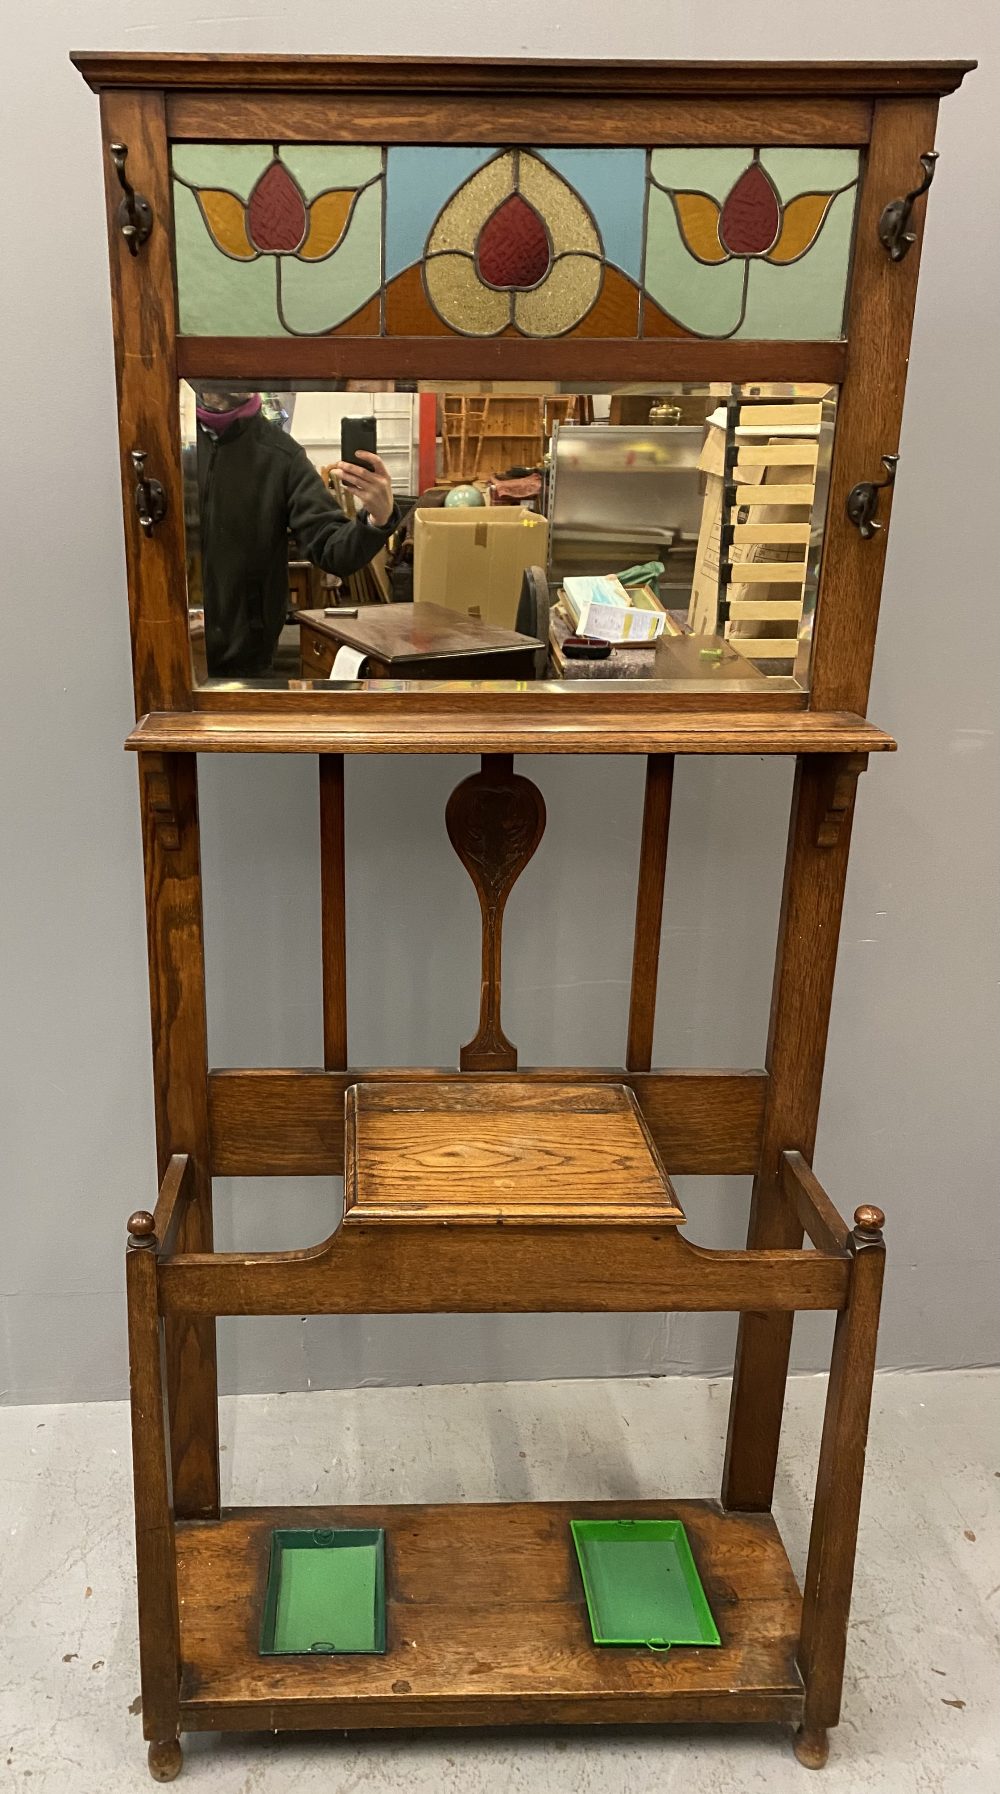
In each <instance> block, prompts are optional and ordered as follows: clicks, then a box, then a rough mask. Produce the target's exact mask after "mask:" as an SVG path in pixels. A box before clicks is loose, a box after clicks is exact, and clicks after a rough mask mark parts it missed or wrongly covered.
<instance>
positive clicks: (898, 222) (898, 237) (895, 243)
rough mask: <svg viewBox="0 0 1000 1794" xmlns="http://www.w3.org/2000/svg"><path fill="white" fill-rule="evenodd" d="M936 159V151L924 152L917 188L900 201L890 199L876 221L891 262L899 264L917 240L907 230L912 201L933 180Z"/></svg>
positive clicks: (924, 190)
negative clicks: (922, 173) (922, 175)
mask: <svg viewBox="0 0 1000 1794" xmlns="http://www.w3.org/2000/svg"><path fill="white" fill-rule="evenodd" d="M937 159H938V152H937V150H926V151H925V153H924V154H923V155H922V156H921V158H920V166H921V168H922V169H923V171H924V178H923V180H922V181H921V183H920V185H919V187H914V189H913V192H912V193H907V194H905V195H904V197H903V198H902V199H891V200H890V201H889V204H888V205H887V206H886V208H885V211H884V212H883V213H882V216H881V218H880V219H879V221H878V234H879V239H880V241H881V243H882V244H883V246H884V248H885V249H886V251H887V253H888V255H889V258H890V260H891V261H894V262H901V261H902V259H903V257H904V255H908V254H909V252H910V249H911V248H912V246H913V244H914V243H915V242H916V240H917V233H916V231H912V230H909V229H908V228H907V227H908V225H909V222H910V213H911V212H912V210H913V202H914V200H915V199H919V198H920V195H921V194H922V193H926V192H927V189H928V187H929V186H930V184H931V182H932V180H933V179H934V168H935V165H936V163H937Z"/></svg>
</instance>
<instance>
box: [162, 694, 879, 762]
mask: <svg viewBox="0 0 1000 1794" xmlns="http://www.w3.org/2000/svg"><path fill="white" fill-rule="evenodd" d="M501 695H505V694H493V693H486V692H483V693H481V694H478V703H479V707H478V710H473V711H472V712H470V713H463V710H462V708H461V705H460V703H456V702H455V701H454V700H453V704H454V708H453V710H452V713H451V714H450V715H449V714H448V712H447V711H442V710H441V709H440V708H439V707H438V705H437V704H436V703H435V702H434V700H433V694H431V695H430V698H429V700H428V699H426V698H425V697H424V694H423V693H420V692H412V693H406V694H388V693H387V694H385V695H384V696H383V694H381V693H377V692H371V693H362V692H359V693H357V694H350V693H344V694H341V696H339V697H338V698H337V699H332V698H331V699H329V700H328V708H327V709H326V710H325V711H323V712H300V713H298V714H296V713H295V712H293V713H292V714H290V715H283V714H281V713H278V712H275V713H273V714H272V713H268V712H266V711H261V712H258V713H256V714H254V715H251V716H246V715H241V714H240V712H239V711H232V712H225V713H215V714H213V713H212V712H211V711H194V712H190V713H187V714H183V715H158V716H146V717H143V718H142V721H141V722H140V723H139V726H138V727H137V728H136V729H135V730H134V731H133V733H132V734H131V735H130V736H129V738H128V741H127V743H126V746H128V747H130V748H159V749H163V750H166V751H173V752H180V751H183V752H193V753H203V754H219V753H229V754H232V753H237V754H245V753H251V754H253V753H256V754H322V753H337V754H380V753H381V754H468V753H521V754H546V753H547V754H595V753H597V754H602V753H603V754H661V753H663V754H800V753H801V754H840V753H870V752H877V751H878V750H879V749H882V748H884V749H891V748H893V747H895V743H894V741H893V740H892V738H891V736H889V735H885V734H883V732H882V730H881V729H876V728H874V727H873V726H872V725H871V724H870V723H866V722H863V721H862V720H861V718H860V717H857V716H851V715H849V714H845V713H843V712H841V713H838V714H833V715H829V714H828V715H820V714H817V713H815V712H794V711H793V712H789V713H787V714H785V713H778V714H776V715H774V716H768V715H766V714H765V713H763V712H757V713H754V712H748V713H746V714H744V713H742V712H736V711H719V712H716V713H706V712H705V711H701V712H696V711H692V712H685V711H676V710H670V709H669V708H663V709H660V710H658V711H657V710H654V709H653V708H652V706H648V707H647V705H645V704H644V703H643V701H642V699H640V698H636V697H628V696H627V697H625V698H622V697H621V696H620V695H617V694H616V695H614V696H613V697H612V703H613V705H614V708H613V709H612V710H610V711H608V710H604V709H603V707H601V708H598V707H597V706H592V705H590V704H589V703H588V701H587V696H585V695H584V694H583V693H581V694H579V695H578V694H577V693H576V692H574V693H573V694H572V695H571V696H570V697H564V698H563V699H562V701H561V702H560V704H559V706H558V710H557V711H551V710H547V709H546V707H545V705H544V703H543V702H541V701H537V700H536V698H535V696H534V694H532V693H528V692H523V693H520V694H517V693H512V694H511V695H510V697H509V698H508V699H507V702H506V704H500V703H496V704H491V702H490V698H491V697H494V696H496V697H500V696H501ZM289 696H294V694H289ZM400 697H402V698H403V701H404V703H405V706H406V707H405V708H401V707H400V705H399V703H398V701H397V702H394V698H395V699H396V700H398V699H399V698H400ZM366 699H367V700H368V701H367V702H365V700H366Z"/></svg>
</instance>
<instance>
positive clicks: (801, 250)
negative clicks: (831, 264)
mask: <svg viewBox="0 0 1000 1794" xmlns="http://www.w3.org/2000/svg"><path fill="white" fill-rule="evenodd" d="M835 197H836V196H835V195H834V194H833V193H800V194H799V195H798V197H797V198H796V199H790V200H789V201H788V204H787V205H786V207H785V211H784V216H783V217H782V220H781V230H780V232H779V234H778V241H777V242H776V243H775V245H774V248H773V249H772V250H771V251H770V252H769V254H768V255H766V256H765V257H764V260H765V261H768V262H777V263H778V264H779V266H780V265H781V263H782V262H794V261H795V260H796V259H797V257H798V256H800V255H805V252H806V250H807V249H811V248H812V246H813V244H814V243H815V241H816V238H817V237H818V236H819V229H820V225H821V224H822V222H823V220H824V218H825V217H826V215H827V212H828V211H829V209H830V206H831V205H832V203H833V200H834V198H835Z"/></svg>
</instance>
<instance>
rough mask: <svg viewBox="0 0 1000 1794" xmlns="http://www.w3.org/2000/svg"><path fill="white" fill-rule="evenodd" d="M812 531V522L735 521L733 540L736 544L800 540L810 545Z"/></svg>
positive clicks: (742, 562)
mask: <svg viewBox="0 0 1000 1794" xmlns="http://www.w3.org/2000/svg"><path fill="white" fill-rule="evenodd" d="M811 533H812V524H811V523H734V525H733V542H734V543H735V544H736V545H740V544H742V543H744V542H775V543H777V542H783V543H789V544H791V543H796V542H800V543H802V544H803V546H804V547H808V545H809V537H810V535H811ZM745 565H746V562H744V561H741V562H740V566H741V567H743V566H745Z"/></svg>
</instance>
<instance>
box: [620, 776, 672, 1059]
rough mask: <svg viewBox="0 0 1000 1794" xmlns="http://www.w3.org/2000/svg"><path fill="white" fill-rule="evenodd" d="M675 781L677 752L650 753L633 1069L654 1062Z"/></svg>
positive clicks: (632, 1017)
mask: <svg viewBox="0 0 1000 1794" xmlns="http://www.w3.org/2000/svg"><path fill="white" fill-rule="evenodd" d="M673 784H674V756H673V754H649V755H647V758H646V795H645V799H644V802H643V809H642V847H641V849H640V854H639V884H638V889H637V891H636V898H635V944H634V946H633V949H632V994H631V998H630V1001H629V1011H628V1045H627V1048H626V1051H625V1064H626V1066H627V1067H628V1070H629V1071H649V1069H650V1066H651V1065H652V1063H653V1026H654V1023H655V1021H656V978H657V972H658V970H659V965H660V929H661V926H662V922H663V882H664V879H665V877H666V872H667V839H668V836H669V832H670V798H671V793H672V791H673Z"/></svg>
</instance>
